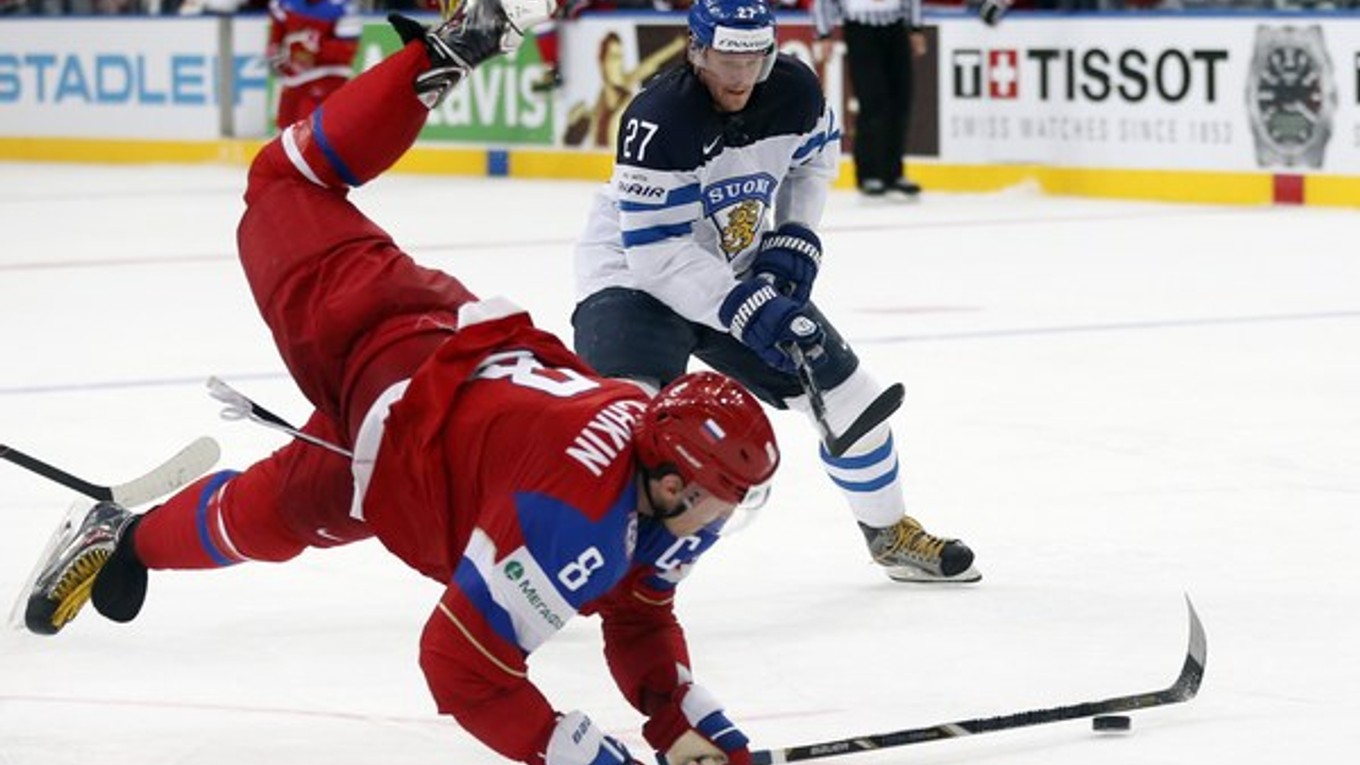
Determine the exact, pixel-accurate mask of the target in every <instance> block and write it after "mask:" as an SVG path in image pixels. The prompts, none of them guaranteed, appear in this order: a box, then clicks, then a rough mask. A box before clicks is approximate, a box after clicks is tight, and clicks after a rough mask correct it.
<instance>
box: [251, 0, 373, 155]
mask: <svg viewBox="0 0 1360 765" xmlns="http://www.w3.org/2000/svg"><path fill="white" fill-rule="evenodd" d="M362 31H363V21H362V20H361V19H360V18H359V17H358V15H356V13H355V9H354V3H353V0H270V2H269V43H268V44H267V45H266V46H265V58H266V59H267V60H268V62H269V68H270V69H272V70H273V72H274V74H275V75H276V76H277V77H278V85H279V108H278V114H277V115H275V118H274V125H275V126H276V127H277V128H278V129H279V130H283V129H284V128H286V127H288V126H289V125H291V124H293V123H294V122H297V121H298V120H300V119H302V118H303V117H306V116H307V115H309V114H311V113H312V110H313V109H315V108H316V107H317V106H318V105H319V104H320V103H321V102H322V101H325V100H326V97H327V96H329V95H330V94H332V93H334V92H335V91H336V90H338V89H339V88H340V86H341V85H344V84H345V82H346V81H347V80H349V78H350V75H351V74H352V73H353V67H354V54H355V52H356V51H358V50H359V34H360V32H362Z"/></svg>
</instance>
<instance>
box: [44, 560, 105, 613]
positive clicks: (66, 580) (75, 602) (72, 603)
mask: <svg viewBox="0 0 1360 765" xmlns="http://www.w3.org/2000/svg"><path fill="white" fill-rule="evenodd" d="M108 559H109V551H108V550H92V551H90V553H88V554H87V555H83V556H81V557H80V558H77V559H76V562H75V563H73V564H71V568H70V570H69V571H67V572H66V574H65V575H64V576H62V578H61V581H59V582H57V586H56V587H53V588H52V596H51V599H52V600H54V601H56V603H57V608H56V610H55V611H53V612H52V626H53V627H56V628H57V629H61V628H62V627H64V626H66V624H67V623H68V622H70V621H71V620H72V619H74V618H76V614H78V613H80V609H81V608H83V607H84V606H85V604H86V603H88V602H89V600H90V590H91V589H93V588H94V578H95V575H96V574H98V573H99V569H101V568H103V567H104V563H105V562H106V561H108Z"/></svg>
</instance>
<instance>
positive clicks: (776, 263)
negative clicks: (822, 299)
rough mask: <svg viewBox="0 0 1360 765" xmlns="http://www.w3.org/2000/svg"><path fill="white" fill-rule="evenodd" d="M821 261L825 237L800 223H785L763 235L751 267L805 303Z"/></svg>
mask: <svg viewBox="0 0 1360 765" xmlns="http://www.w3.org/2000/svg"><path fill="white" fill-rule="evenodd" d="M821 265H822V240H820V239H818V238H817V235H816V234H814V233H813V232H812V231H811V230H810V229H807V228H804V227H803V226H800V225H798V224H797V223H785V224H784V225H782V226H780V227H779V228H778V229H776V230H775V231H767V232H765V235H764V236H763V237H761V239H760V253H759V254H757V255H756V259H755V262H754V263H752V264H751V271H752V272H753V273H754V274H755V275H756V276H758V277H766V276H768V277H771V278H773V280H774V287H775V289H777V290H779V291H780V292H781V293H783V294H785V295H788V296H789V297H791V298H793V299H794V302H796V303H798V304H799V305H802V304H804V303H806V302H807V301H808V298H809V297H811V296H812V281H813V280H814V279H816V278H817V269H818V268H819V267H821Z"/></svg>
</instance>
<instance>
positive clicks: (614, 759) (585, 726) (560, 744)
mask: <svg viewBox="0 0 1360 765" xmlns="http://www.w3.org/2000/svg"><path fill="white" fill-rule="evenodd" d="M543 761H544V763H546V765H639V763H638V761H637V760H634V759H633V756H632V755H630V754H629V753H628V749H627V748H625V747H624V745H623V744H621V743H619V742H618V741H616V740H615V739H613V738H611V737H609V736H606V735H604V733H603V732H602V731H601V730H600V729H599V727H598V726H596V725H595V723H594V722H593V721H592V720H591V719H590V718H589V717H586V715H585V713H584V712H568V713H567V714H564V715H562V716H561V717H558V718H557V727H555V728H553V732H552V735H551V736H549V738H548V748H547V750H546V751H545V752H544V753H543Z"/></svg>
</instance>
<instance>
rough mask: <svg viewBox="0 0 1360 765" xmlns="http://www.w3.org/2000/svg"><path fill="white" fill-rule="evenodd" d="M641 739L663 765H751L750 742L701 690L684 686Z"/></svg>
mask: <svg viewBox="0 0 1360 765" xmlns="http://www.w3.org/2000/svg"><path fill="white" fill-rule="evenodd" d="M642 737H643V738H645V739H647V743H649V744H651V745H652V746H653V747H654V748H655V749H656V750H657V751H658V752H660V753H661V754H662V756H663V757H665V761H666V765H704V764H705V763H712V762H726V763H728V764H729V765H751V749H750V746H751V742H750V740H748V739H747V738H746V735H745V734H744V733H742V732H741V731H740V730H738V729H737V726H735V725H733V724H732V721H731V720H729V719H728V718H727V713H726V712H724V711H723V708H722V705H721V704H719V703H718V700H717V699H715V698H714V697H713V694H711V693H709V692H708V691H707V690H705V689H704V688H703V687H701V686H698V685H694V684H693V683H685V684H684V685H682V686H680V688H679V689H677V690H676V692H675V696H674V697H673V698H672V699H671V700H670V701H669V702H667V703H666V704H665V705H664V706H662V707H661V708H660V709H658V710H656V711H655V712H654V713H653V714H652V715H651V716H650V717H649V718H648V720H647V723H646V724H645V725H643V726H642Z"/></svg>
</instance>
